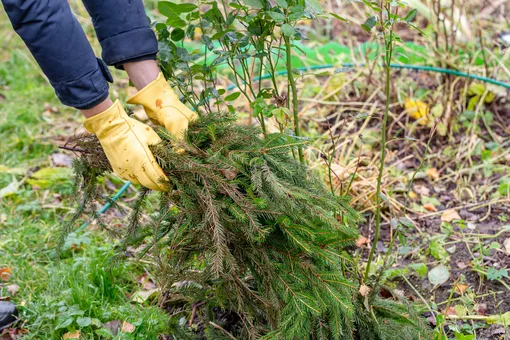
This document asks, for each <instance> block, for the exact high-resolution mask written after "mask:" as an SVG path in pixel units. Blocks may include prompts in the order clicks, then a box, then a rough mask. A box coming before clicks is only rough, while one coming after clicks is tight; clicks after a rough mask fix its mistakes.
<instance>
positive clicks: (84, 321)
mask: <svg viewBox="0 0 510 340" xmlns="http://www.w3.org/2000/svg"><path fill="white" fill-rule="evenodd" d="M76 323H77V324H78V326H80V327H88V326H90V324H91V323H92V319H91V318H89V317H80V318H78V319H76Z"/></svg>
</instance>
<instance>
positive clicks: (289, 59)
mask: <svg viewBox="0 0 510 340" xmlns="http://www.w3.org/2000/svg"><path fill="white" fill-rule="evenodd" d="M284 40H285V54H286V55H287V76H288V78H289V85H290V88H291V90H292V113H293V115H294V134H295V135H296V136H297V137H299V136H301V131H300V129H299V117H298V99H297V89H296V82H295V80H294V73H292V64H291V63H292V55H291V47H290V39H289V38H288V37H284ZM298 154H299V161H300V162H301V163H304V162H305V159H304V157H303V149H302V148H301V146H299V147H298Z"/></svg>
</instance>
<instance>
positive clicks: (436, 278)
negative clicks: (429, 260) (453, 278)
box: [428, 264, 450, 286]
mask: <svg viewBox="0 0 510 340" xmlns="http://www.w3.org/2000/svg"><path fill="white" fill-rule="evenodd" d="M449 278H450V270H448V268H447V267H446V266H445V265H444V264H440V265H438V266H436V267H434V268H432V269H431V270H430V271H429V272H428V279H429V281H430V283H432V284H433V285H435V286H437V285H442V284H443V283H445V282H446V281H448V279H449Z"/></svg>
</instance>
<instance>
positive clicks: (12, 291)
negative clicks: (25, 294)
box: [6, 284, 19, 296]
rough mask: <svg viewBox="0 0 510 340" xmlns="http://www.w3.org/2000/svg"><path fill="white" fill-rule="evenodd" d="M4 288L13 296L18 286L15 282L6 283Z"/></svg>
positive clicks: (17, 290)
mask: <svg viewBox="0 0 510 340" xmlns="http://www.w3.org/2000/svg"><path fill="white" fill-rule="evenodd" d="M6 289H7V291H8V292H9V293H10V294H11V295H12V296H15V295H16V294H17V293H18V292H19V286H18V285H17V284H12V285H8V286H7V287H6Z"/></svg>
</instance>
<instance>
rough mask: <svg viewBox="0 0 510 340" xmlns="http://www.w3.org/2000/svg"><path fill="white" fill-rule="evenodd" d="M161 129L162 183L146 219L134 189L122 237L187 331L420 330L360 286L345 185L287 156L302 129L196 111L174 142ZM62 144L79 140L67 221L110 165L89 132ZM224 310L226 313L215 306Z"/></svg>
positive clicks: (323, 335)
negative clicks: (75, 198)
mask: <svg viewBox="0 0 510 340" xmlns="http://www.w3.org/2000/svg"><path fill="white" fill-rule="evenodd" d="M160 134H161V136H162V138H163V142H162V143H161V144H159V145H157V146H154V147H153V152H154V154H155V156H156V159H157V160H158V163H159V164H160V165H161V167H162V169H163V171H164V172H165V173H166V175H167V176H168V179H169V183H168V184H169V186H170V187H171V188H172V190H171V191H169V192H164V193H161V194H160V196H159V199H158V200H157V204H156V205H155V206H154V205H152V210H153V211H152V213H151V215H150V221H147V220H145V219H144V218H143V217H142V216H143V214H142V212H144V211H145V210H146V208H145V206H146V203H147V200H148V199H149V198H148V195H147V193H148V191H147V190H142V191H141V193H140V195H139V198H138V199H137V201H136V202H135V203H134V204H133V213H132V215H131V218H130V221H129V225H128V226H127V228H125V232H124V233H123V235H122V238H123V244H124V246H125V247H127V246H131V247H135V248H136V249H138V254H139V255H140V256H146V257H150V258H151V259H152V260H153V262H154V263H155V264H156V266H157V267H158V269H157V271H156V273H158V283H159V284H160V286H161V287H162V290H163V292H164V294H163V295H164V297H165V299H166V301H165V305H166V306H167V308H169V309H171V310H174V311H175V310H178V311H179V313H180V314H179V315H181V316H182V315H183V313H184V315H186V319H187V320H191V322H190V324H194V325H195V326H198V330H197V328H195V332H192V334H193V335H194V336H198V337H202V338H206V339H232V338H236V339H261V338H267V339H292V340H293V339H390V338H391V339H395V338H396V339H406V340H408V339H420V338H421V339H425V338H427V336H428V329H427V327H426V325H424V324H423V323H422V319H421V318H420V317H418V316H417V315H415V314H414V312H413V309H412V308H410V307H409V306H407V305H406V304H405V303H404V302H401V301H398V300H397V299H382V298H381V297H380V296H379V294H378V293H377V292H375V291H372V292H370V293H368V291H366V290H365V291H364V293H363V294H360V293H359V291H360V284H361V283H360V281H361V279H360V277H361V276H360V275H359V274H358V268H357V263H356V262H355V260H354V259H353V258H352V257H351V255H350V254H349V248H350V247H351V246H352V245H353V243H354V242H355V241H356V239H357V238H358V230H357V227H356V223H357V222H358V221H359V220H360V217H359V215H358V214H357V213H356V211H354V210H353V209H352V208H351V207H349V205H348V198H347V197H339V196H333V195H332V194H331V193H330V192H329V191H328V190H327V189H326V188H325V186H324V184H323V183H322V181H321V179H320V178H319V177H318V176H317V175H316V174H315V173H314V172H313V171H311V170H310V169H309V168H308V167H307V166H305V165H303V164H301V163H300V162H298V161H296V160H295V158H294V157H293V153H294V152H295V150H296V148H297V146H300V145H302V144H304V143H305V142H304V141H303V140H300V139H296V138H295V137H292V136H289V135H285V134H271V135H268V136H267V137H261V134H260V131H259V129H258V128H256V127H251V126H238V125H236V124H235V118H234V117H233V116H231V115H226V114H209V115H207V116H204V117H202V118H201V119H199V120H198V121H196V122H194V123H193V124H192V125H191V126H190V128H189V130H188V131H187V134H186V137H185V140H184V141H181V142H175V141H173V140H172V139H171V138H170V137H169V136H167V135H166V134H165V133H164V132H160ZM176 143H177V144H176ZM72 144H74V145H73V148H74V149H75V150H80V151H81V153H80V154H81V156H80V157H79V158H78V159H76V161H75V171H76V189H77V192H78V193H79V195H80V197H81V203H80V209H79V210H78V212H77V214H76V215H75V216H74V218H73V220H72V221H70V223H68V224H67V226H68V227H67V228H66V231H67V232H68V231H69V230H68V229H69V226H70V225H72V224H73V222H74V221H75V220H76V219H77V218H78V217H79V216H80V214H81V213H82V211H83V209H85V208H86V207H87V206H90V204H91V201H92V200H93V199H94V198H95V197H96V193H97V190H96V189H97V180H98V177H99V176H101V175H103V174H105V173H107V172H109V171H111V169H110V167H109V165H108V162H107V160H106V157H105V155H104V153H103V152H102V151H101V148H100V145H99V143H98V141H97V139H95V137H94V136H91V135H82V136H79V137H78V138H75V139H74V140H73V143H72ZM176 150H178V151H176ZM64 234H65V233H64ZM168 306H170V307H168ZM219 311H221V312H222V313H223V314H221V313H220V312H219ZM225 313H227V315H229V317H228V318H227V319H233V318H234V319H236V322H234V323H232V322H231V320H230V321H229V320H225V318H222V317H219V315H223V316H224V315H226V314H225ZM186 325H188V322H186ZM181 336H182V335H181ZM176 338H180V337H179V336H177V335H176Z"/></svg>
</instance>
